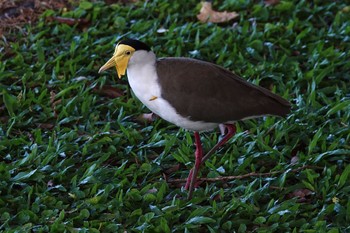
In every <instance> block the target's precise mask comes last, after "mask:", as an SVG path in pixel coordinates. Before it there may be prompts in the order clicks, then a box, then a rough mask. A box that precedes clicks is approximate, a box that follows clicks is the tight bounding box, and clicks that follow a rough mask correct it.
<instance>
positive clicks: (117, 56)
mask: <svg viewBox="0 0 350 233" xmlns="http://www.w3.org/2000/svg"><path fill="white" fill-rule="evenodd" d="M134 51H135V49H134V48H132V47H130V46H128V45H123V44H121V45H117V47H116V48H115V52H114V55H113V57H112V58H111V59H109V60H108V61H107V62H106V64H104V65H103V66H102V67H101V68H100V70H99V71H98V72H99V73H101V72H102V71H105V70H107V69H109V68H111V67H113V66H115V68H116V70H117V73H118V78H121V77H122V76H123V75H125V72H126V68H127V67H128V63H129V59H130V57H131V55H132V54H133V52H134Z"/></svg>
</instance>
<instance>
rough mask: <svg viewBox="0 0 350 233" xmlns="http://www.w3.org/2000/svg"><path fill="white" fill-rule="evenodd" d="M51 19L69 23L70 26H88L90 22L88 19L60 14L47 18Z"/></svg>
mask: <svg viewBox="0 0 350 233" xmlns="http://www.w3.org/2000/svg"><path fill="white" fill-rule="evenodd" d="M47 19H48V20H49V21H56V22H59V23H63V24H67V25H69V26H74V25H78V26H79V27H86V26H88V24H89V23H90V21H89V20H87V19H74V18H66V17H60V16H53V17H48V18H47Z"/></svg>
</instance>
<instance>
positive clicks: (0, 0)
mask: <svg viewBox="0 0 350 233" xmlns="http://www.w3.org/2000/svg"><path fill="white" fill-rule="evenodd" d="M71 3H72V1H69V0H44V1H42V0H40V1H39V0H13V1H8V0H0V36H1V37H2V36H4V35H6V34H8V33H10V32H13V31H17V30H20V29H21V28H22V27H23V25H25V24H32V23H34V22H36V20H37V19H38V17H39V16H40V14H42V13H43V12H44V11H45V10H47V9H52V10H61V9H64V8H67V9H69V8H71V7H72V4H71Z"/></svg>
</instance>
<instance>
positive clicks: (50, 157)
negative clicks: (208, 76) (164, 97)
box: [0, 0, 350, 233]
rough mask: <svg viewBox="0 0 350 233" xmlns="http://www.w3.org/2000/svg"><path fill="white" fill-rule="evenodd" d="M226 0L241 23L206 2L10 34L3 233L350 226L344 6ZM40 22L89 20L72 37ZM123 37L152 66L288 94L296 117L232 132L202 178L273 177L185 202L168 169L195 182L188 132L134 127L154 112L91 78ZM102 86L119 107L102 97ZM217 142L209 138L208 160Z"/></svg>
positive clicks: (1, 101)
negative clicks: (221, 70)
mask: <svg viewBox="0 0 350 233" xmlns="http://www.w3.org/2000/svg"><path fill="white" fill-rule="evenodd" d="M218 2H219V1H217V2H216V5H214V7H215V8H216V9H220V10H235V11H238V12H239V13H240V17H239V20H238V21H237V23H236V24H234V25H232V23H227V24H222V25H214V24H201V23H199V22H197V20H196V17H195V15H196V14H197V12H198V9H199V6H198V5H197V4H198V1H189V2H188V1H184V0H183V1H176V2H172V1H160V0H159V1H149V2H143V1H140V2H138V3H136V4H134V5H111V6H106V5H104V4H103V3H101V2H97V3H94V4H89V3H87V2H83V3H81V4H80V6H79V7H77V8H76V9H75V10H73V11H69V12H65V13H62V12H52V11H47V12H45V13H44V14H43V16H42V18H41V20H40V21H39V22H38V23H37V25H36V26H34V27H27V28H25V29H23V31H22V32H25V33H26V34H21V33H18V35H12V38H16V41H17V42H13V41H12V42H10V40H8V39H6V38H5V37H3V38H2V41H1V42H0V43H1V47H2V48H1V51H2V52H1V54H0V59H1V63H0V156H1V157H0V159H1V161H0V177H1V179H0V231H3V232H64V231H65V232H124V231H127V232H234V231H235V232H308V233H312V232H315V233H316V232H330V233H336V232H349V231H350V227H349V225H350V198H349V197H350V181H349V180H350V165H349V161H350V157H349V156H350V144H349V141H350V136H349V135H350V126H349V122H350V95H349V90H350V73H349V70H350V62H349V61H350V53H349V51H350V37H349V35H350V14H349V11H350V10H349V7H350V6H349V5H346V4H345V3H344V2H342V1H294V2H290V1H282V2H281V3H280V4H279V5H276V6H274V7H267V6H265V5H264V4H263V3H262V1H225V2H224V3H222V5H220V6H219V5H218ZM311 2H313V3H311ZM47 16H64V17H73V18H86V19H89V20H90V22H91V23H90V25H89V26H88V27H86V28H79V27H78V26H67V25H65V24H61V23H58V22H49V21H47V20H46V17H47ZM161 27H164V28H165V29H168V31H167V32H163V33H158V32H157V30H158V29H159V28H161ZM124 36H128V37H132V38H137V39H140V40H143V41H144V42H146V43H148V44H149V45H151V46H152V48H153V50H154V51H155V52H156V53H157V55H158V56H159V57H161V56H186V57H194V58H198V59H202V60H207V61H211V62H214V63H217V64H219V65H222V66H224V67H226V68H228V69H230V70H233V71H235V72H236V73H237V74H239V75H241V76H242V77H244V78H245V79H247V80H249V81H251V82H253V83H255V84H259V85H261V86H264V87H266V88H269V89H271V90H273V91H274V92H276V93H278V94H279V95H281V96H283V97H285V98H287V99H289V100H290V101H291V103H292V105H293V107H292V113H291V114H290V115H289V116H288V117H287V119H279V118H273V117H267V118H262V119H257V120H249V121H245V122H239V123H238V124H237V128H238V133H237V135H236V136H235V137H234V138H233V139H232V140H231V141H230V143H228V144H227V145H226V146H225V147H224V148H222V149H220V150H219V151H218V152H217V153H216V156H213V157H212V158H211V159H210V160H209V161H208V162H206V166H204V167H203V168H202V171H201V176H208V177H212V178H213V177H218V176H238V175H244V174H247V173H251V172H256V173H269V172H271V174H270V175H267V176H249V177H246V178H244V179H231V180H229V181H227V182H210V183H207V184H205V183H204V184H203V185H202V186H201V187H200V188H198V189H196V191H195V192H194V198H193V199H192V200H190V201H188V200H186V198H185V197H186V195H187V192H186V191H185V190H183V189H181V188H180V187H178V185H173V184H170V183H168V182H167V181H166V180H165V178H164V177H165V176H164V174H166V177H167V178H168V179H177V178H186V176H187V175H188V171H189V169H190V168H191V167H192V166H193V163H194V156H193V152H194V148H193V146H192V145H193V138H192V134H191V132H187V131H185V130H181V129H178V128H177V127H176V126H174V125H171V124H168V123H167V122H165V121H162V120H157V121H156V122H153V123H146V124H145V123H142V122H139V121H137V120H136V118H137V116H139V115H140V114H141V113H144V112H148V110H147V109H146V108H145V107H143V106H142V104H141V103H140V102H139V101H138V100H137V99H135V98H134V96H133V94H132V93H131V90H130V88H129V87H128V85H127V81H126V78H125V77H124V78H123V79H121V80H118V78H117V75H116V73H115V71H114V70H111V71H109V72H105V73H103V74H98V73H97V72H98V69H99V67H100V66H101V65H103V64H104V63H105V62H106V61H107V60H108V59H109V58H110V56H111V55H112V53H113V51H114V45H115V44H116V42H117V41H118V40H120V39H121V38H123V37H124ZM105 85H112V86H113V87H114V88H118V89H120V90H122V92H123V96H122V97H119V98H109V97H108V96H106V95H104V94H103V91H102V92H101V88H103V87H104V86H105ZM102 90H103V89H102ZM217 137H218V134H217V132H213V133H205V134H202V140H203V145H204V148H205V150H208V149H209V148H210V147H211V146H213V145H214V144H215V143H216V141H217V139H218V138H217ZM292 158H293V160H295V158H297V161H296V162H293V163H292V162H291V160H292ZM177 166H180V168H179V169H176V168H177ZM303 166H306V167H305V168H303V169H299V170H295V169H298V168H302V167H303ZM168 169H173V170H174V171H173V172H169V171H168ZM275 172H276V173H275ZM298 191H299V192H298ZM303 195H305V197H302V196H303Z"/></svg>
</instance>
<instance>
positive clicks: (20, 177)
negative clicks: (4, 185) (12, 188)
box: [11, 169, 38, 182]
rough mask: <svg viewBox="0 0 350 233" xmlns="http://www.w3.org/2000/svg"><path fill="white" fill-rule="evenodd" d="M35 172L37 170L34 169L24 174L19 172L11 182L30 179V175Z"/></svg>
mask: <svg viewBox="0 0 350 233" xmlns="http://www.w3.org/2000/svg"><path fill="white" fill-rule="evenodd" d="M37 170H38V169H34V170H31V171H26V172H20V173H18V174H17V175H16V176H15V177H13V178H12V179H11V180H12V181H15V182H16V181H23V180H26V179H28V178H30V177H31V176H32V175H34V174H35V172H36V171H37Z"/></svg>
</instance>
